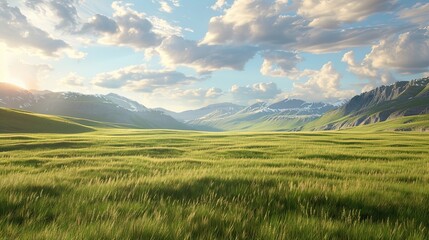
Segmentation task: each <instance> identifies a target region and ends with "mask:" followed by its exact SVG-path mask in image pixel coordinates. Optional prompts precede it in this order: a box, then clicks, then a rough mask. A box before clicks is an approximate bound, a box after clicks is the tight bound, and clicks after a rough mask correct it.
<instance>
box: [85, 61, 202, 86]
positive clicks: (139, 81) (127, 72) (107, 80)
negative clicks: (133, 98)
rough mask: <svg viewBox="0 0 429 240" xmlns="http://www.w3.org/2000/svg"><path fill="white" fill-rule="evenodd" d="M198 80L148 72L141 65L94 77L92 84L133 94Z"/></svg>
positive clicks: (167, 72) (179, 74) (161, 72)
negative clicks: (128, 91) (124, 89)
mask: <svg viewBox="0 0 429 240" xmlns="http://www.w3.org/2000/svg"><path fill="white" fill-rule="evenodd" d="M198 80H199V79H198V78H195V77H190V76H186V75H185V74H183V73H180V72H176V71H169V70H149V69H147V68H146V67H145V66H143V65H135V66H129V67H125V68H121V69H118V70H116V71H112V72H107V73H101V74H98V75H97V76H95V78H94V79H93V84H94V85H96V86H98V87H103V88H110V89H116V88H126V89H128V90H131V91H135V92H151V91H153V90H155V89H159V88H166V87H174V86H178V85H183V84H190V83H192V82H195V81H198Z"/></svg>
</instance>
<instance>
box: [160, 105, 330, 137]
mask: <svg viewBox="0 0 429 240" xmlns="http://www.w3.org/2000/svg"><path fill="white" fill-rule="evenodd" d="M334 108H335V107H334V106H333V105H331V104H326V103H307V102H305V101H303V100H298V99H285V100H282V101H279V102H276V103H273V104H269V103H265V102H258V103H255V104H253V105H251V106H248V107H243V106H239V105H236V104H232V103H221V104H212V105H209V106H207V107H204V108H201V109H197V110H191V111H185V112H182V113H172V112H169V111H165V113H166V114H170V115H171V116H173V117H176V118H179V119H182V120H183V121H185V122H186V123H187V124H190V125H191V126H192V127H193V128H196V129H199V130H218V131H228V130H233V131H251V130H255V131H259V130H260V131H265V130H266V131H290V130H294V129H296V128H297V127H301V126H302V125H304V124H305V123H307V122H309V121H311V120H314V119H315V118H317V117H320V116H321V115H322V114H324V113H325V112H327V111H329V110H332V109H334Z"/></svg>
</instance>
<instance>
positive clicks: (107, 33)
mask: <svg viewBox="0 0 429 240" xmlns="http://www.w3.org/2000/svg"><path fill="white" fill-rule="evenodd" d="M172 4H176V5H178V4H179V3H178V1H172ZM112 9H113V17H112V18H110V17H107V16H104V15H101V14H96V15H94V16H93V17H91V18H90V19H88V21H87V22H86V23H85V24H83V26H82V28H81V30H80V31H78V33H80V34H87V35H91V34H92V35H96V36H101V37H100V38H99V39H98V42H99V43H101V44H105V45H113V46H126V47H131V48H133V49H135V50H145V49H148V48H155V47H157V46H159V45H160V44H161V42H162V41H163V40H164V39H165V38H166V37H169V36H171V35H178V36H181V35H182V28H181V27H178V26H173V25H171V24H170V23H169V22H167V21H166V20H164V19H161V18H158V17H154V16H146V15H145V14H144V13H140V12H137V11H135V10H134V9H132V5H131V4H124V3H122V2H120V1H115V2H113V3H112Z"/></svg>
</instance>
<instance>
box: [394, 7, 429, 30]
mask: <svg viewBox="0 0 429 240" xmlns="http://www.w3.org/2000/svg"><path fill="white" fill-rule="evenodd" d="M428 13H429V3H426V4H423V3H416V4H415V5H414V6H413V7H411V8H405V9H403V10H401V11H399V13H398V15H399V18H401V19H405V20H408V21H410V22H413V23H418V24H424V25H427V23H428V21H429V14H428Z"/></svg>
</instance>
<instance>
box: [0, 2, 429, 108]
mask: <svg viewBox="0 0 429 240" xmlns="http://www.w3.org/2000/svg"><path fill="white" fill-rule="evenodd" d="M428 12H429V3H428V2H427V1H396V0H360V1H347V0H337V1H332V0H323V1H315V0H302V1H297V0H296V1H294V0H235V1H234V0H212V1H193V0H163V1H151V0H144V1H105V0H97V1H89V0H25V1H24V0H19V1H18V0H0V29H2V30H0V70H1V72H0V73H1V74H0V81H3V82H9V83H14V84H16V85H19V86H22V87H25V88H28V89H37V90H46V89H47V90H52V91H76V92H82V93H88V94H99V93H100V94H104V93H109V92H114V93H118V94H121V95H124V96H126V97H129V98H131V99H134V100H137V101H139V102H140V103H142V104H144V105H145V106H148V107H164V108H167V109H171V110H177V111H179V110H185V109H192V108H197V107H201V106H204V105H207V104H211V103H219V102H234V103H237V104H243V105H245V104H251V103H253V102H256V101H267V102H273V101H278V100H281V99H284V98H300V99H304V100H307V101H326V102H339V101H344V100H346V99H349V98H351V97H352V96H354V95H355V94H358V93H360V92H362V91H367V90H370V89H372V88H374V87H377V86H380V85H385V84H391V83H393V82H395V81H400V80H411V79H414V78H419V77H422V76H426V75H428V72H429V70H428V69H429V26H428V22H429V17H428V16H429V14H427V13H428Z"/></svg>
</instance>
